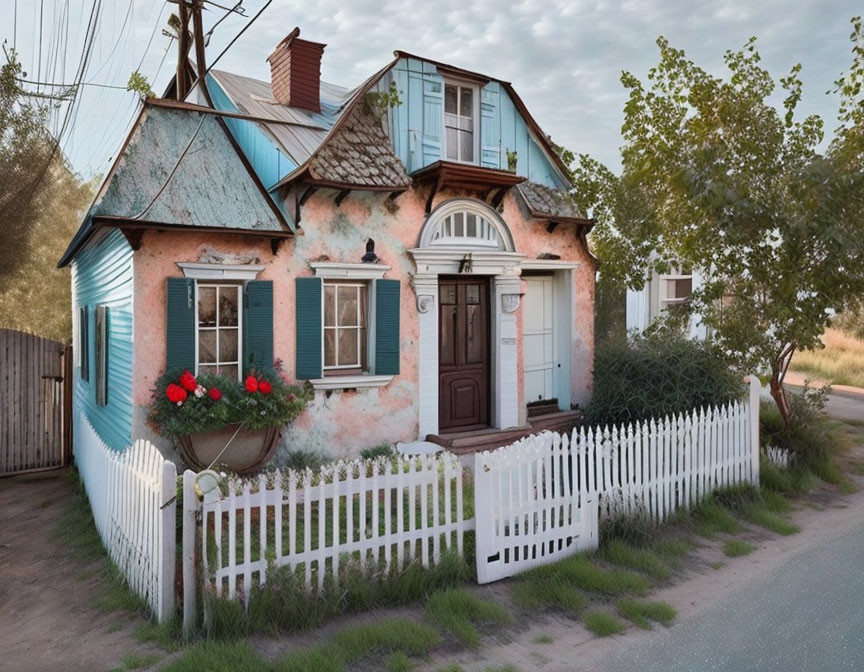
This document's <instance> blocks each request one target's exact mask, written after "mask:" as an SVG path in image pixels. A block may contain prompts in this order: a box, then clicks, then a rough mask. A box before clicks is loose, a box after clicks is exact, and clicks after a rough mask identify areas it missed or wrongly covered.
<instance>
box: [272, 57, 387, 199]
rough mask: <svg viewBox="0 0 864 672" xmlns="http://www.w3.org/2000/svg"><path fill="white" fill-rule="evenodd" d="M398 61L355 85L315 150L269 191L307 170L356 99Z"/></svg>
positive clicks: (293, 179) (355, 104) (290, 181)
mask: <svg viewBox="0 0 864 672" xmlns="http://www.w3.org/2000/svg"><path fill="white" fill-rule="evenodd" d="M398 62H399V58H398V57H397V58H394V59H393V60H392V61H390V63H388V64H387V65H385V66H384V67H383V68H381V69H380V70H379V71H378V72H376V73H375V74H374V75H372V76H371V77H369V79H367V80H366V81H365V82H363V83H362V84H361V85H360V86H358V87H357V89H356V90H355V93H354V95H352V96H351V99H350V100H349V101H348V102H347V103H345V109H344V110H343V111H342V114H341V115H340V116H339V119H337V120H336V123H335V124H333V128H331V129H330V132H329V133H328V134H327V136H326V137H325V138H324V140H322V141H321V144H320V145H318V147H317V148H316V149H315V151H314V152H312V154H310V155H309V158H308V159H306V160H305V161H304V162H303V163H302V164H300V165H299V166H297V168H296V169H294V171H293V172H291V173H289V174H288V175H286V176H285V177H283V178H282V179H281V180H279V181H278V182H277V183H276V184H274V185H273V186H272V187H270V191H274V190H277V191H278V190H279V189H281V188H282V187H284V186H286V185H288V184H291V183H292V182H295V181H296V180H297V179H298V178H299V177H300V176H302V175H303V173H305V172H307V171H309V169H310V168H309V167H310V164H311V163H312V161H313V160H314V159H315V157H317V156H318V153H319V152H320V151H321V150H322V149H323V148H324V147H325V146H326V145H327V144H328V143H329V142H331V141H332V140H333V139H334V138H335V137H336V136H337V135H338V134H339V133H340V132H341V131H342V126H344V125H345V121H346V120H347V119H348V117H349V116H350V115H351V113H352V112H353V111H354V108H355V107H356V106H357V101H359V100H360V99H362V98H363V96H365V95H366V93H367V92H368V91H369V89H371V88H372V87H373V86H374V85H375V84H377V83H378V81H379V80H380V79H381V78H382V77H383V76H384V75H385V74H387V73H388V72H389V71H390V70H391V69H392V68H393V66H394V65H396V63H398Z"/></svg>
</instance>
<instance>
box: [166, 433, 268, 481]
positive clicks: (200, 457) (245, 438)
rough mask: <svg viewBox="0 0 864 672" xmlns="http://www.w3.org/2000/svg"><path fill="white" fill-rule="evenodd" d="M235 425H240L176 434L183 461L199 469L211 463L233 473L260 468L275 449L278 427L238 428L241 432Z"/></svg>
mask: <svg viewBox="0 0 864 672" xmlns="http://www.w3.org/2000/svg"><path fill="white" fill-rule="evenodd" d="M238 428H240V425H226V426H225V427H220V428H219V429H213V430H210V431H206V432H198V433H196V434H190V435H187V436H180V437H178V438H177V443H178V444H179V445H180V454H181V456H182V457H183V460H184V461H185V462H186V464H188V465H189V466H190V467H194V468H195V469H199V470H200V469H208V468H211V466H210V465H211V464H212V465H213V466H212V468H214V469H217V470H218V469H222V468H226V469H228V470H230V471H233V472H234V473H236V474H248V473H250V472H252V471H255V470H257V469H259V468H260V467H261V466H262V465H264V464H265V463H266V462H267V461H268V460H270V458H272V457H273V454H274V453H275V452H276V448H277V442H276V439H277V438H278V436H279V428H278V427H264V428H262V429H242V428H240V431H238ZM235 434H236V436H235ZM232 437H234V438H233V440H232ZM226 446H227V447H226ZM223 449H224V452H222V451H223ZM220 452H221V453H222V454H221V455H220V454H219V453H220ZM214 460H215V462H214Z"/></svg>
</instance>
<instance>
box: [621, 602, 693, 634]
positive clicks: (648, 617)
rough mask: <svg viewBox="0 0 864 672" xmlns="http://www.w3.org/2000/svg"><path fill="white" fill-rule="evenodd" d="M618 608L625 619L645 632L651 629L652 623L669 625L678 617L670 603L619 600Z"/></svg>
mask: <svg viewBox="0 0 864 672" xmlns="http://www.w3.org/2000/svg"><path fill="white" fill-rule="evenodd" d="M616 606H617V607H618V611H620V612H621V615H622V616H624V618H626V619H627V620H628V621H630V622H631V623H632V624H633V625H635V626H636V627H639V628H642V629H643V630H650V629H651V621H654V622H655V623H661V624H663V625H669V624H670V623H672V621H674V620H675V617H676V616H677V615H678V612H677V611H675V608H674V607H673V606H672V605H671V604H669V603H668V602H642V601H639V600H619V601H618V602H617V603H616Z"/></svg>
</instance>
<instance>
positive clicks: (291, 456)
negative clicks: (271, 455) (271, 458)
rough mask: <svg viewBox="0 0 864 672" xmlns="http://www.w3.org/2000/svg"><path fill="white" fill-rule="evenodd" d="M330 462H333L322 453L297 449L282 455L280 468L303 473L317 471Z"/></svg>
mask: <svg viewBox="0 0 864 672" xmlns="http://www.w3.org/2000/svg"><path fill="white" fill-rule="evenodd" d="M330 462H332V460H331V459H330V458H329V457H327V456H326V455H323V454H322V453H319V452H317V451H314V450H304V449H302V448H295V449H293V450H289V451H288V452H286V453H283V454H282V455H281V460H280V464H279V466H280V467H283V468H285V469H294V470H295V471H303V470H304V469H311V470H312V471H317V470H318V469H320V468H321V467H323V466H324V465H325V464H329V463H330Z"/></svg>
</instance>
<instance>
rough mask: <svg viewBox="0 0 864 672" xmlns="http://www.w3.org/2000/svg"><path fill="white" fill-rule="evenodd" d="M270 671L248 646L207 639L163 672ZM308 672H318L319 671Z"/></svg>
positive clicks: (269, 667) (196, 644)
mask: <svg viewBox="0 0 864 672" xmlns="http://www.w3.org/2000/svg"><path fill="white" fill-rule="evenodd" d="M270 669H272V668H271V666H270V665H268V664H267V663H266V662H265V661H264V659H263V658H261V656H259V655H258V654H257V653H256V652H255V650H254V649H253V648H252V647H251V646H250V645H249V644H248V643H247V642H244V641H236V642H219V641H214V640H209V639H205V640H201V641H199V642H197V643H195V644H193V645H192V646H190V647H189V648H187V649H186V650H185V651H184V652H183V656H182V658H178V659H176V660H174V661H172V662H171V663H169V664H168V665H166V666H165V667H164V668H162V672H263V671H265V670H270ZM305 672H315V668H309V669H308V670H306V671H305Z"/></svg>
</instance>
